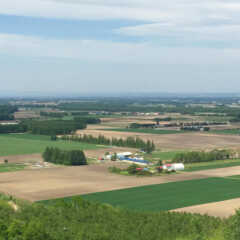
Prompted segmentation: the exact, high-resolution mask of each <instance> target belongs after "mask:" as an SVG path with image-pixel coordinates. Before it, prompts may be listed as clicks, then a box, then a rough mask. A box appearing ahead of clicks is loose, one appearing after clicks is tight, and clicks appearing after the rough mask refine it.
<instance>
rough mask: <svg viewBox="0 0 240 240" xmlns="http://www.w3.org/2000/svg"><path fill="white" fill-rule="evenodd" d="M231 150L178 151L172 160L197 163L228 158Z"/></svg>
mask: <svg viewBox="0 0 240 240" xmlns="http://www.w3.org/2000/svg"><path fill="white" fill-rule="evenodd" d="M230 158H231V152H230V151H228V150H214V151H211V152H197V151H195V152H186V153H178V154H176V155H175V157H174V158H173V161H174V162H181V163H195V162H196V163H197V162H210V161H216V160H224V159H230Z"/></svg>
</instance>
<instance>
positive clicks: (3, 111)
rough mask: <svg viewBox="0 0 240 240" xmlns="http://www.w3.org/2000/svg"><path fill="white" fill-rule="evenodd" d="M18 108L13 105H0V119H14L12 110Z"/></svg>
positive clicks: (14, 110)
mask: <svg viewBox="0 0 240 240" xmlns="http://www.w3.org/2000/svg"><path fill="white" fill-rule="evenodd" d="M17 110H18V108H17V107H15V106H10V105H0V121H9V120H14V116H13V114H14V112H16V111H17Z"/></svg>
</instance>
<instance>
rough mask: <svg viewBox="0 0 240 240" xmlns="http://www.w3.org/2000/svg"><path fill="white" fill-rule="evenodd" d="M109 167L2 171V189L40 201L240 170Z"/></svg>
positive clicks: (238, 169)
mask: <svg viewBox="0 0 240 240" xmlns="http://www.w3.org/2000/svg"><path fill="white" fill-rule="evenodd" d="M112 164H113V163H111V165H112ZM115 164H117V163H115ZM109 166H110V165H109V164H97V165H90V166H81V167H61V168H50V169H40V170H25V171H19V172H9V173H1V174H0V192H3V193H7V194H10V195H13V196H15V197H18V198H23V199H27V200H30V201H38V200H45V199H54V198H61V197H66V196H74V195H81V194H87V193H94V192H103V191H110V190H117V189H124V188H130V187H136V186H144V185H151V184H161V183H167V182H175V181H184V180H191V179H201V178H207V177H211V176H231V175H236V174H237V173H239V172H240V167H230V168H225V169H221V170H219V169H217V170H206V171H199V172H194V173H182V174H175V175H168V176H162V177H147V178H144V177H143V178H139V177H132V176H131V177H130V176H121V175H117V174H111V173H109V172H108V167H109Z"/></svg>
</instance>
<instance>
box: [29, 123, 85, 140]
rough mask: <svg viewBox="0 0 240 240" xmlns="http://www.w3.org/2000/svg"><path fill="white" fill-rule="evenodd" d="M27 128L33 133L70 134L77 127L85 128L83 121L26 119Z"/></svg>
mask: <svg viewBox="0 0 240 240" xmlns="http://www.w3.org/2000/svg"><path fill="white" fill-rule="evenodd" d="M25 124H26V125H27V130H28V131H29V132H31V133H33V134H40V135H50V136H51V135H59V134H70V133H72V132H75V131H76V130H77V129H85V128H86V126H87V125H86V123H85V122H84V121H75V120H66V121H64V120H46V121H26V122H25Z"/></svg>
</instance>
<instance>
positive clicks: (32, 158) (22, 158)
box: [0, 153, 43, 164]
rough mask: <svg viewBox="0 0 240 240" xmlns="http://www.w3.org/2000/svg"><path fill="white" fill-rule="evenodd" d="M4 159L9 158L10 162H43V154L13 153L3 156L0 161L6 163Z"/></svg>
mask: <svg viewBox="0 0 240 240" xmlns="http://www.w3.org/2000/svg"><path fill="white" fill-rule="evenodd" d="M4 160H8V162H9V163H22V164H25V163H37V162H42V160H43V159H42V156H41V154H38V153H37V154H27V155H13V156H5V157H4V156H3V157H2V156H1V157H0V163H4Z"/></svg>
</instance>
